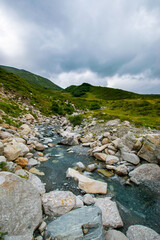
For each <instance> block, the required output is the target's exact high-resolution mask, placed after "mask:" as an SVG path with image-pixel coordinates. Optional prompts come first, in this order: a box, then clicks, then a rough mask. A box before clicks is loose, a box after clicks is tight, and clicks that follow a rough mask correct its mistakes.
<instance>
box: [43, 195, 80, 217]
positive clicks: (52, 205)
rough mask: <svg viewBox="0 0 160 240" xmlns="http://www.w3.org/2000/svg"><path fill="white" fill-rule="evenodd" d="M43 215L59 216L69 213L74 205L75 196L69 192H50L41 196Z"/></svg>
mask: <svg viewBox="0 0 160 240" xmlns="http://www.w3.org/2000/svg"><path fill="white" fill-rule="evenodd" d="M42 204H43V207H44V212H45V214H48V215H50V216H59V215H63V214H65V213H67V212H69V211H71V210H72V209H73V208H74V207H75V205H76V196H75V195H74V194H73V193H72V192H70V191H51V192H49V193H45V194H43V196H42Z"/></svg>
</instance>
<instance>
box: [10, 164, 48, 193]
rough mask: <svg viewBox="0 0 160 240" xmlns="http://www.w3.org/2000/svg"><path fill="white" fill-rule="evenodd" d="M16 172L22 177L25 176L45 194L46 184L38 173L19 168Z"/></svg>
mask: <svg viewBox="0 0 160 240" xmlns="http://www.w3.org/2000/svg"><path fill="white" fill-rule="evenodd" d="M15 174H16V175H18V176H20V177H22V178H25V179H26V181H27V182H29V183H31V184H32V185H33V186H34V187H35V189H36V190H37V191H38V192H39V193H40V194H44V193H45V192H46V190H45V184H44V183H42V181H41V180H40V178H39V177H37V176H36V175H34V174H32V173H30V172H28V171H25V170H23V169H21V170H17V171H16V172H15Z"/></svg>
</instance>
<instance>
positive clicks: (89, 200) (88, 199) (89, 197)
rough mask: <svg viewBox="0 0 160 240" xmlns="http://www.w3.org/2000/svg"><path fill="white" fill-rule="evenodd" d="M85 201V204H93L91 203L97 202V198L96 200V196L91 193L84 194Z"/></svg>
mask: <svg viewBox="0 0 160 240" xmlns="http://www.w3.org/2000/svg"><path fill="white" fill-rule="evenodd" d="M83 202H84V204H86V205H91V204H94V203H95V200H94V198H93V197H92V195H91V194H85V195H84V196H83Z"/></svg>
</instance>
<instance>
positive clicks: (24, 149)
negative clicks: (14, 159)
mask: <svg viewBox="0 0 160 240" xmlns="http://www.w3.org/2000/svg"><path fill="white" fill-rule="evenodd" d="M18 146H19V148H20V154H19V156H20V157H23V156H25V155H26V154H27V153H29V148H28V147H27V146H26V145H25V144H24V143H21V142H20V143H18Z"/></svg>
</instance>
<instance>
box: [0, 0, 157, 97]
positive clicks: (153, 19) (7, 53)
mask: <svg viewBox="0 0 160 240" xmlns="http://www.w3.org/2000/svg"><path fill="white" fill-rule="evenodd" d="M159 49H160V5H159V0H152V1H150V0H135V1H128V0H112V1H106V0H101V1H100V2H99V1H97V0H77V1H75V0H46V1H42V0H34V1H33V0H32V1H31V0H28V1H25V0H15V1H13V0H2V1H1V2H0V62H1V64H4V65H11V66H15V67H18V68H25V69H27V70H30V71H33V72H36V73H38V74H42V75H43V76H46V77H49V78H51V79H52V80H53V81H54V82H55V83H57V84H60V85H61V86H62V87H66V86H68V85H70V84H80V83H82V82H84V81H88V82H90V83H92V84H95V85H103V86H111V87H117V88H123V89H126V90H131V91H136V92H147V93H148V92H153V93H157V92H159V90H158V85H160V82H159V81H160V67H159V62H160V55H159V54H158V50H159Z"/></svg>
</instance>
